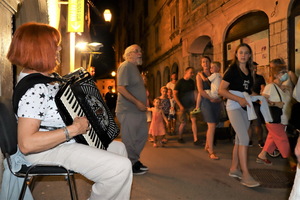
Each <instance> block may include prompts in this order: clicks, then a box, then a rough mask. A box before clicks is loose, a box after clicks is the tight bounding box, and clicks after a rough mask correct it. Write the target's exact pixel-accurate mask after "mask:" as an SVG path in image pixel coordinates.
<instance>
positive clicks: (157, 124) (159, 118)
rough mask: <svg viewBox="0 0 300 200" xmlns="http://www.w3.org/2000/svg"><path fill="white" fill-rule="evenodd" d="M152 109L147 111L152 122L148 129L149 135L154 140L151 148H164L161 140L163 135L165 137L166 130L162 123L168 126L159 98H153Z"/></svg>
mask: <svg viewBox="0 0 300 200" xmlns="http://www.w3.org/2000/svg"><path fill="white" fill-rule="evenodd" d="M153 106H154V107H152V108H148V110H149V111H151V112H152V121H151V125H150V129H149V134H151V135H152V137H153V138H154V143H153V147H158V146H162V147H163V146H164V145H163V143H162V139H163V137H164V135H166V128H165V124H164V121H165V122H166V124H168V120H167V118H166V116H165V114H164V113H163V110H162V109H161V100H160V99H159V98H155V99H154V100H153Z"/></svg>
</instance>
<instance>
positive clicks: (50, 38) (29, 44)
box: [7, 22, 61, 72]
mask: <svg viewBox="0 0 300 200" xmlns="http://www.w3.org/2000/svg"><path fill="white" fill-rule="evenodd" d="M60 41H61V35H60V33H59V31H58V30H57V29H55V28H54V27H52V26H49V25H47V24H42V23H36V22H29V23H26V24H23V25H21V26H20V27H19V28H18V29H17V30H16V32H15V33H14V35H13V38H12V42H11V44H10V47H9V51H8V53H7V58H8V60H9V61H10V62H11V63H12V64H14V65H17V66H21V67H24V68H28V69H33V70H36V71H39V72H49V71H53V70H54V69H55V67H56V52H57V50H58V46H59V44H60Z"/></svg>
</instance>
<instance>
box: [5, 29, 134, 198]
mask: <svg viewBox="0 0 300 200" xmlns="http://www.w3.org/2000/svg"><path fill="white" fill-rule="evenodd" d="M60 41H61V36H60V33H59V32H58V31H57V30H56V29H55V28H53V27H51V26H49V25H46V24H41V23H26V24H23V25H22V26H20V27H19V28H18V29H17V30H16V32H15V34H14V36H13V39H12V42H11V45H10V48H9V52H8V54H7V58H8V60H9V61H10V62H11V63H12V64H14V65H18V66H20V67H23V69H22V71H21V73H20V76H19V80H21V79H22V78H24V77H26V76H27V75H29V74H33V73H39V74H42V75H44V76H45V77H49V76H51V73H52V72H53V71H54V70H55V68H56V67H57V65H58V64H59V51H60V49H61V48H60ZM58 90H59V85H58V83H56V82H51V83H47V84H43V83H42V84H36V85H34V86H33V87H32V88H30V89H28V90H27V91H26V92H25V94H24V95H23V96H22V97H21V99H20V101H19V104H18V110H17V113H16V114H17V117H18V145H19V149H20V151H21V152H22V153H23V154H24V157H25V159H26V160H27V161H29V162H30V163H33V164H42V163H47V164H58V165H63V166H65V167H66V168H68V169H71V170H74V171H76V172H78V173H81V174H82V175H83V176H85V177H86V178H88V179H90V180H92V181H93V182H95V184H94V185H93V187H92V192H91V196H90V197H89V199H90V200H92V199H129V198H130V190H131V183H132V170H131V163H130V161H129V159H128V158H127V157H126V156H127V153H126V150H125V147H124V145H123V143H121V142H112V143H111V144H110V146H109V147H108V151H105V150H101V149H97V148H94V147H90V146H87V145H83V144H79V143H76V142H75V140H74V139H72V138H73V137H74V136H76V135H79V134H85V133H86V130H87V129H88V126H89V122H88V120H87V119H86V118H85V117H76V118H75V119H74V122H73V124H72V125H69V126H66V125H65V123H64V122H63V120H62V118H61V116H60V115H59V114H58V112H57V106H56V104H55V101H54V98H53V97H54V96H55V95H56V93H57V92H58ZM111 152H114V153H111ZM118 154H120V155H118Z"/></svg>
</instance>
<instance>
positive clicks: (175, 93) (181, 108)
mask: <svg viewBox="0 0 300 200" xmlns="http://www.w3.org/2000/svg"><path fill="white" fill-rule="evenodd" d="M173 93H174V100H175V102H176V103H177V105H178V107H179V109H180V110H181V111H183V110H184V107H183V105H182V104H181V102H180V100H179V98H178V91H177V90H173Z"/></svg>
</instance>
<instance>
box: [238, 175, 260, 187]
mask: <svg viewBox="0 0 300 200" xmlns="http://www.w3.org/2000/svg"><path fill="white" fill-rule="evenodd" d="M241 184H242V185H244V186H247V187H258V186H260V183H259V182H257V181H256V180H254V179H253V178H252V177H251V176H250V177H248V178H242V179H241Z"/></svg>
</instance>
